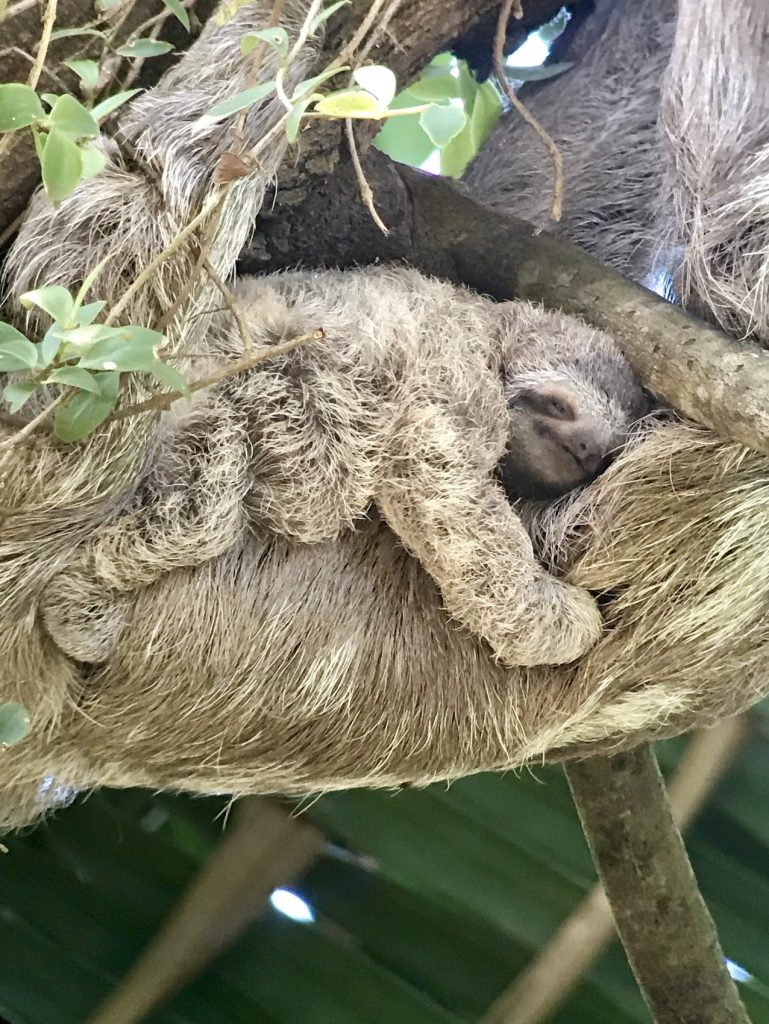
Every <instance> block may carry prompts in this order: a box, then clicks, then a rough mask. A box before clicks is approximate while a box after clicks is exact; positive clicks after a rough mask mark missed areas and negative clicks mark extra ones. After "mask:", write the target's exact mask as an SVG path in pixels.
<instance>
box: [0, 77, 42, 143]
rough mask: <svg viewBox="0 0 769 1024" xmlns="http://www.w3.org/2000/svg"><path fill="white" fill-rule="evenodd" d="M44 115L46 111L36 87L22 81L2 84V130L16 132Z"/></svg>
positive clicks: (0, 101)
mask: <svg viewBox="0 0 769 1024" xmlns="http://www.w3.org/2000/svg"><path fill="white" fill-rule="evenodd" d="M42 117H45V111H44V110H43V107H42V104H41V103H40V100H39V99H38V97H37V93H36V92H35V90H34V89H30V87H29V86H28V85H22V84H21V83H20V82H9V83H7V84H6V85H0V132H15V131H16V130H17V129H18V128H26V127H27V125H30V124H32V122H33V121H37V120H39V119H40V118H42Z"/></svg>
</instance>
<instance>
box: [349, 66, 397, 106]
mask: <svg viewBox="0 0 769 1024" xmlns="http://www.w3.org/2000/svg"><path fill="white" fill-rule="evenodd" d="M352 77H353V79H354V80H355V81H356V82H357V83H358V85H359V86H360V87H361V89H365V90H366V92H370V93H371V95H372V96H373V97H374V99H375V100H376V101H377V103H378V104H379V106H380V107H389V106H390V104H391V103H392V101H393V99H394V98H395V91H396V89H397V83H396V81H395V75H394V74H393V72H392V71H391V70H390V69H389V68H387V67H385V66H384V64H370V65H369V66H368V67H363V68H356V69H355V71H353V73H352Z"/></svg>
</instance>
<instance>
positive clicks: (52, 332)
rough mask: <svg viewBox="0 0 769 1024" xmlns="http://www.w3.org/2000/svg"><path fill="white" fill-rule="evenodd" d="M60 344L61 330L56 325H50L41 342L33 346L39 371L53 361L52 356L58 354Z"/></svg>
mask: <svg viewBox="0 0 769 1024" xmlns="http://www.w3.org/2000/svg"><path fill="white" fill-rule="evenodd" d="M61 342H62V335H61V328H60V327H59V325H58V324H56V323H54V324H51V326H50V327H49V328H48V330H47V331H46V332H45V334H44V335H43V340H42V341H40V342H38V344H37V345H36V346H35V347H36V348H37V352H38V359H37V365H38V366H39V367H40V368H41V369H43V368H45V367H46V366H48V364H49V363H51V362H52V361H53V358H54V356H56V355H57V354H58V352H59V349H60V348H61Z"/></svg>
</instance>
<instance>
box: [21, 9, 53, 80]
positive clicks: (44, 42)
mask: <svg viewBox="0 0 769 1024" xmlns="http://www.w3.org/2000/svg"><path fill="white" fill-rule="evenodd" d="M56 5H57V0H48V3H47V4H46V5H45V13H44V14H43V31H42V33H41V35H40V43H39V45H38V47H37V54H36V55H35V63H34V64H33V65H32V70H31V71H30V73H29V78H28V79H27V85H28V86H29V87H30V89H36V88H37V83H38V82H39V81H40V74H41V72H42V70H43V65H44V64H45V58H46V57H47V56H48V47H49V45H50V43H51V33H52V32H53V25H54V22H55V21H56Z"/></svg>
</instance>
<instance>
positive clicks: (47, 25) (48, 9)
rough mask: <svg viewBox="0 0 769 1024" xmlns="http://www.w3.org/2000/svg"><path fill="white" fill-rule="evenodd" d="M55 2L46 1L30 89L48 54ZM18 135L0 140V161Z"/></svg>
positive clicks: (8, 134)
mask: <svg viewBox="0 0 769 1024" xmlns="http://www.w3.org/2000/svg"><path fill="white" fill-rule="evenodd" d="M57 2H58V0H47V3H46V6H45V11H44V12H43V29H42V32H41V35H40V43H39V45H38V47H37V54H36V55H35V60H34V62H33V64H32V67H31V69H30V72H29V76H28V77H27V85H28V86H29V87H30V89H36V88H37V83H38V82H39V81H40V74H41V72H42V70H43V65H44V64H45V58H46V55H47V54H48V46H49V44H50V42H51V33H52V32H53V25H54V22H55V21H56V5H57ZM18 134H19V133H18V132H8V133H7V134H5V135H4V136H3V137H2V138H0V160H2V158H3V157H4V156H6V155H7V154H8V153H10V151H11V148H12V147H13V146H14V145H15V144H16V140H17V138H18Z"/></svg>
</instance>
